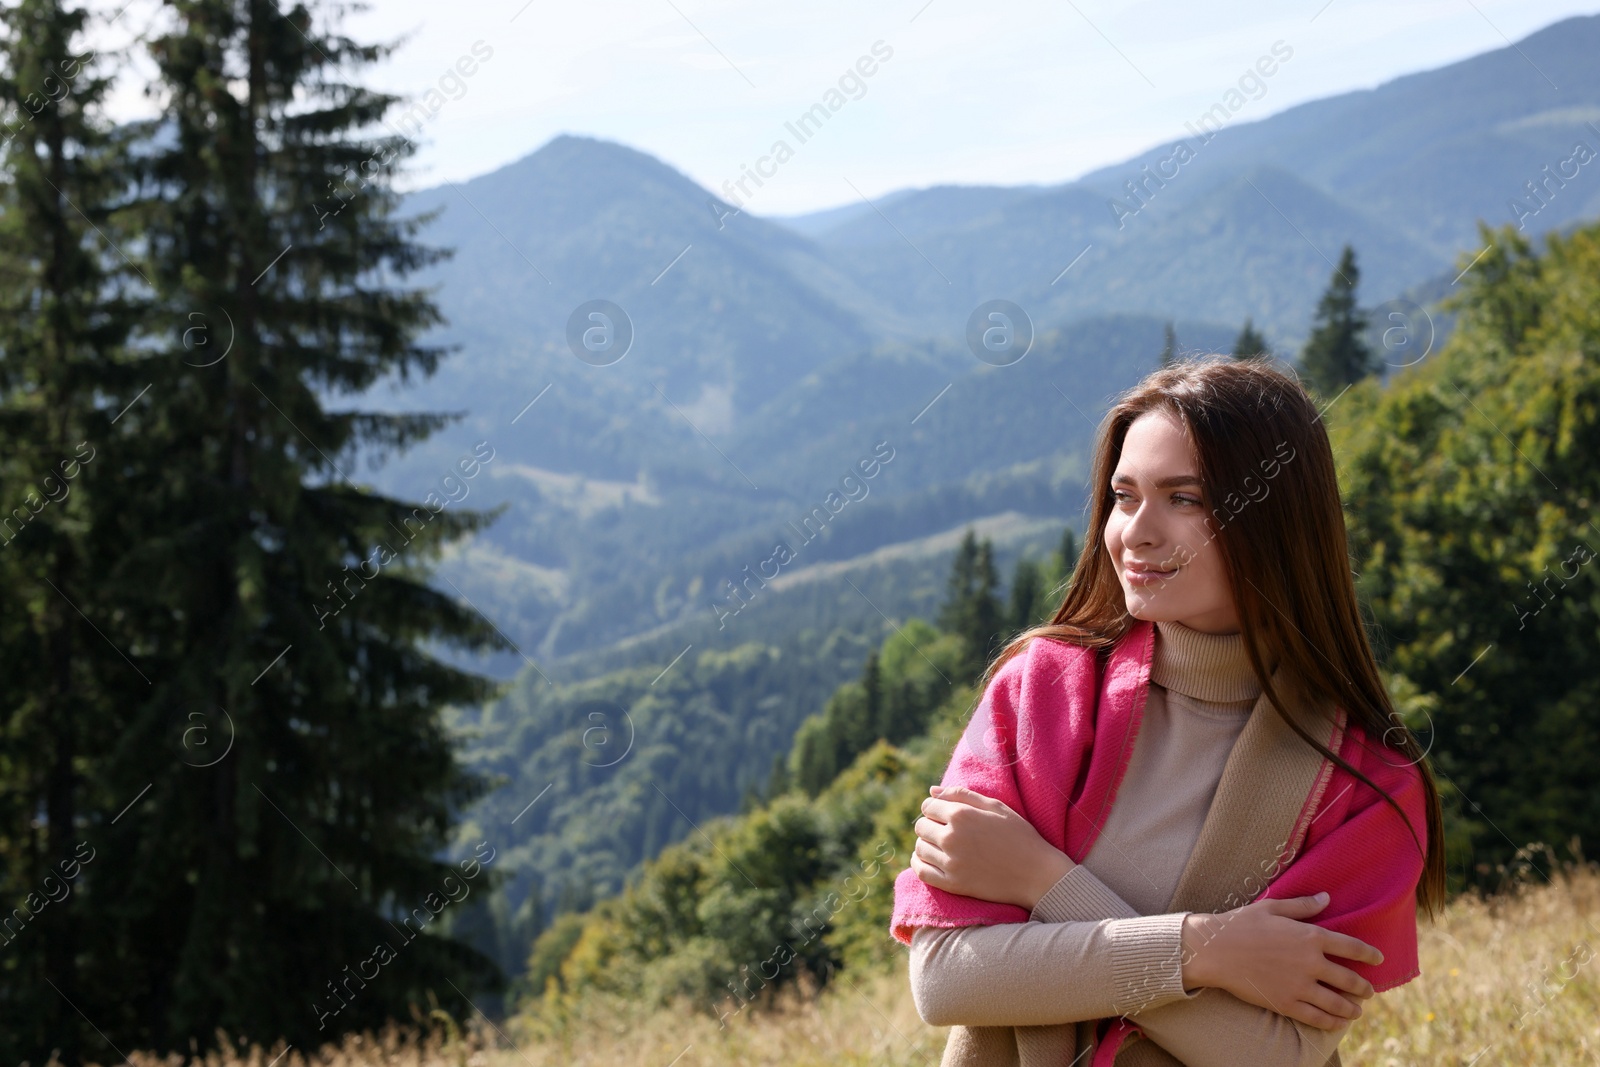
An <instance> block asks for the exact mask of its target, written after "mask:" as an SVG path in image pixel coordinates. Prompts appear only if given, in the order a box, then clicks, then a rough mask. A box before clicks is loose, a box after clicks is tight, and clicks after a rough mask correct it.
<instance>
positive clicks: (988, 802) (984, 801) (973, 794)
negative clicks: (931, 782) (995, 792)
mask: <svg viewBox="0 0 1600 1067" xmlns="http://www.w3.org/2000/svg"><path fill="white" fill-rule="evenodd" d="M938 799H939V800H954V801H958V802H960V803H962V804H970V805H972V806H973V807H975V808H982V809H983V810H985V811H999V810H1001V809H1004V810H1007V811H1009V810H1010V809H1009V808H1006V805H1005V803H1004V802H1003V801H999V800H996V799H995V798H994V797H991V796H985V795H984V794H983V793H980V792H978V791H977V790H976V789H969V788H967V787H966V786H964V785H952V786H946V787H944V788H942V789H940V790H939V797H938Z"/></svg>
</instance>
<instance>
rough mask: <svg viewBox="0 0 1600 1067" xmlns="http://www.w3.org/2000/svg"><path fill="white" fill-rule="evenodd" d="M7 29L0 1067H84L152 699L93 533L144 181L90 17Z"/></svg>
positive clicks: (53, 13) (0, 312) (1, 213)
mask: <svg viewBox="0 0 1600 1067" xmlns="http://www.w3.org/2000/svg"><path fill="white" fill-rule="evenodd" d="M0 21H3V26H4V32H3V34H0V97H3V98H4V102H5V104H6V107H5V112H6V114H7V116H8V119H7V121H6V123H5V126H4V132H5V135H6V137H5V141H4V147H3V149H0V151H3V153H4V165H3V173H4V181H3V184H0V304H3V308H0V494H3V496H0V500H3V503H0V508H3V509H4V510H3V512H0V581H3V582H4V583H5V588H6V589H7V590H8V591H9V592H11V593H12V594H13V595H12V597H10V598H9V599H8V607H9V609H10V610H8V611H6V612H4V613H0V614H3V616H4V619H3V622H0V649H3V654H0V681H3V689H4V697H3V698H0V700H3V701H4V703H3V705H0V707H3V713H0V751H3V753H4V755H3V756H0V914H3V915H5V916H6V918H7V928H6V935H5V940H6V941H7V944H6V945H5V953H4V956H3V957H0V1059H4V1060H5V1061H6V1062H17V1060H19V1059H21V1058H33V1059H38V1060H43V1059H45V1058H47V1057H48V1056H49V1055H50V1053H51V1051H52V1050H57V1051H58V1052H59V1055H60V1056H61V1058H62V1059H63V1060H65V1061H67V1062H74V1061H76V1060H78V1059H79V1058H80V1056H81V1055H82V1053H83V1052H84V1051H85V1048H86V1042H93V1044H92V1045H89V1046H88V1047H89V1048H96V1046H98V1045H99V1044H100V1042H99V1039H98V1038H95V1037H93V1034H92V1030H91V1029H90V1027H89V1026H88V1025H87V1024H86V1023H85V1022H84V1019H83V1017H82V1016H81V1015H79V1014H78V1011H77V1009H76V1008H75V1007H74V1006H73V1005H75V1004H82V1003H84V1002H85V1001H86V1000H88V999H89V998H88V997H87V996H86V989H85V986H84V980H85V979H86V978H89V977H91V974H90V972H88V971H87V970H86V966H87V965H88V964H89V963H91V962H92V961H94V960H96V958H97V949H98V948H99V945H98V944H97V942H96V930H97V928H98V924H97V923H96V921H95V919H96V909H97V908H98V907H99V906H100V905H101V904H102V903H103V901H104V899H105V896H106V894H107V893H108V892H110V891H111V889H110V886H111V884H113V883H112V882H111V879H110V878H109V877H108V878H106V879H102V878H101V875H100V872H99V871H95V870H93V869H90V870H88V871H85V870H84V864H83V863H82V858H83V857H84V856H92V855H93V853H94V848H95V846H94V845H93V844H91V843H89V842H88V840H86V839H88V838H93V837H94V828H93V826H92V821H94V820H104V819H109V818H110V817H111V816H113V815H114V814H115V812H114V811H112V812H103V810H102V809H103V808H104V805H105V803H106V802H107V800H108V799H109V798H108V797H106V796H105V794H104V793H103V792H102V791H100V790H99V789H97V787H96V786H97V778H96V775H95V770H96V768H97V767H98V766H99V764H100V762H101V761H102V760H103V758H104V754H105V753H106V752H107V751H108V749H109V747H110V746H111V745H112V744H114V743H115V739H116V737H117V735H118V730H119V722H118V709H119V708H120V707H122V706H124V705H125V704H126V703H127V702H129V701H132V700H143V699H147V687H146V684H145V682H144V681H143V680H142V679H141V678H139V676H138V674H137V671H135V670H133V669H132V668H131V667H130V666H129V664H128V663H127V662H125V661H124V660H123V659H122V658H121V655H120V653H119V652H118V651H117V649H116V648H114V647H113V646H112V645H111V644H110V643H109V642H107V641H106V639H105V637H104V634H103V633H102V632H97V631H98V630H100V628H102V627H103V628H105V629H110V628H111V627H112V624H111V622H110V621H109V619H108V618H107V615H108V611H107V601H106V598H105V596H104V586H103V583H102V582H101V580H100V578H101V574H100V571H101V568H102V567H103V566H104V565H105V564H104V557H103V554H102V553H100V552H99V551H97V549H96V547H95V539H94V537H93V536H92V535H93V527H94V525H95V514H96V512H97V511H100V512H105V511H107V510H110V509H112V508H114V507H117V506H123V505H125V504H127V503H128V501H126V500H123V499H119V496H120V494H119V491H118V488H117V483H116V479H115V477H114V476H113V474H112V472H111V470H110V469H109V467H110V464H111V463H112V462H114V461H112V460H108V459H107V458H102V457H106V456H114V455H115V454H116V453H117V452H118V444H117V442H116V441H115V440H114V437H115V435H116V434H117V433H118V432H119V430H120V428H119V427H117V426H116V425H115V421H116V414H117V412H118V410H120V409H121V408H122V407H123V406H124V405H125V404H126V403H127V402H129V401H131V400H132V398H133V396H134V395H135V393H136V392H137V390H136V389H125V388H124V387H125V386H126V385H127V380H126V375H125V374H124V373H123V371H122V369H121V367H120V366H119V361H120V358H121V352H122V347H123V345H124V343H125V342H126V341H127V339H128V336H129V333H130V331H131V330H132V329H133V328H134V326H135V325H136V322H137V318H138V314H139V308H140V306H141V301H140V298H139V295H138V291H137V290H138V286H139V284H140V281H141V279H139V278H138V277H137V275H136V273H135V272H134V271H133V270H132V269H130V267H129V265H128V262H127V260H125V259H124V258H123V257H122V255H121V252H120V248H119V242H121V243H126V242H127V240H128V238H127V236H126V235H124V234H121V233H119V230H118V222H119V208H120V207H121V206H122V197H123V194H124V191H125V189H126V187H127V185H128V183H129V177H130V176H129V173H128V170H127V167H126V154H125V153H124V151H123V150H122V145H121V144H120V143H119V142H118V141H117V140H116V139H115V138H114V137H113V136H112V134H111V132H110V126H109V124H108V123H107V122H106V120H105V119H104V117H103V114H102V110H103V106H104V100H105V97H106V94H107V91H108V85H109V81H108V77H107V73H108V72H107V69H106V65H105V64H104V63H103V62H97V61H96V60H95V59H94V58H93V56H92V54H91V53H90V52H89V50H88V49H87V47H86V46H85V45H84V37H85V30H86V23H87V15H86V12H85V11H84V10H83V9H82V8H78V9H73V10H68V9H66V7H65V6H64V5H63V4H61V3H60V2H59V0H21V2H19V3H17V4H15V5H14V6H10V7H7V8H6V9H4V10H3V11H0ZM97 460H98V462H97ZM123 799H127V798H123Z"/></svg>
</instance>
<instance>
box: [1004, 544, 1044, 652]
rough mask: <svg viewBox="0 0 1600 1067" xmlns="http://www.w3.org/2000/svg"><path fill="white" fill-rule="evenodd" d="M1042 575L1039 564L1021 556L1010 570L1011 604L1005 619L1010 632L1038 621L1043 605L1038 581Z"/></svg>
mask: <svg viewBox="0 0 1600 1067" xmlns="http://www.w3.org/2000/svg"><path fill="white" fill-rule="evenodd" d="M1042 578H1043V575H1042V573H1041V572H1040V570H1039V564H1038V563H1036V562H1035V561H1034V560H1032V559H1029V558H1028V557H1026V556H1023V557H1022V558H1021V559H1018V560H1017V566H1016V569H1015V570H1013V571H1012V572H1011V605H1010V609H1009V611H1008V613H1007V614H1008V616H1009V617H1008V618H1007V620H1006V629H1007V631H1009V632H1010V633H1013V634H1015V633H1020V632H1022V631H1023V630H1026V629H1027V628H1028V627H1030V626H1034V625H1036V624H1037V623H1038V619H1037V616H1038V614H1039V612H1040V610H1041V608H1042V607H1043V604H1042V601H1043V599H1044V598H1043V596H1042V595H1041V591H1040V588H1039V586H1040V583H1041V581H1042Z"/></svg>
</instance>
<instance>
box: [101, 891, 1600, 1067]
mask: <svg viewBox="0 0 1600 1067" xmlns="http://www.w3.org/2000/svg"><path fill="white" fill-rule="evenodd" d="M884 936H885V938H887V937H888V935H887V933H885V935H884ZM1421 936H1422V946H1421V947H1422V976H1421V977H1420V978H1417V979H1415V980H1414V981H1412V982H1410V983H1409V984H1407V985H1404V986H1401V987H1400V988H1399V989H1395V990H1391V991H1390V992H1388V993H1383V994H1380V995H1379V996H1378V997H1377V998H1376V999H1375V1000H1374V1001H1373V1002H1372V1003H1370V1004H1369V1005H1368V1008H1367V1012H1366V1014H1365V1015H1364V1016H1363V1018H1361V1019H1359V1020H1357V1021H1356V1023H1355V1025H1354V1026H1353V1027H1352V1028H1351V1030H1350V1033H1349V1035H1348V1036H1347V1037H1346V1038H1345V1040H1344V1042H1343V1044H1342V1045H1341V1046H1340V1055H1341V1057H1342V1059H1343V1061H1344V1062H1345V1063H1346V1064H1347V1065H1348V1067H1388V1065H1391V1064H1393V1065H1398V1064H1405V1065H1407V1067H1447V1065H1448V1067H1460V1065H1461V1064H1464V1063H1468V1062H1474V1061H1475V1062H1477V1063H1481V1064H1491V1063H1494V1064H1500V1063H1516V1064H1526V1065H1530V1067H1557V1065H1560V1067H1568V1065H1571V1064H1580V1063H1595V1062H1600V1057H1597V1050H1600V978H1597V974H1600V964H1597V963H1594V962H1592V961H1590V962H1588V963H1587V964H1584V962H1583V961H1584V960H1585V959H1586V957H1587V956H1588V954H1589V951H1590V949H1591V947H1592V946H1594V945H1595V944H1596V942H1597V941H1600V868H1596V867H1595V866H1593V865H1591V866H1589V867H1587V868H1576V869H1573V870H1569V871H1567V872H1565V873H1563V874H1561V875H1559V876H1558V877H1557V879H1556V881H1555V883H1554V884H1553V885H1524V886H1520V887H1519V888H1517V889H1516V890H1514V891H1512V892H1509V893H1506V894H1503V895H1502V896H1500V897H1497V898H1490V899H1488V900H1485V899H1483V898H1480V897H1478V896H1476V895H1466V896H1462V897H1459V898H1457V899H1456V900H1455V901H1454V902H1452V903H1451V904H1450V906H1449V907H1448V909H1447V910H1446V912H1445V914H1444V915H1443V917H1442V918H1441V919H1440V920H1439V921H1438V922H1436V923H1434V924H1432V925H1427V924H1424V925H1423V926H1422V930H1421ZM1575 953H1576V954H1575ZM905 968H906V961H905V957H904V955H903V954H897V956H896V959H895V962H894V963H893V965H892V966H891V968H889V969H887V970H883V971H879V972H875V973H870V974H869V973H841V974H840V975H839V976H838V977H837V979H836V980H835V982H834V983H833V985H832V986H831V987H830V988H829V989H828V990H827V991H826V992H824V993H823V994H822V995H821V996H820V997H817V998H811V997H806V996H803V995H801V994H799V993H793V994H791V995H790V996H789V997H788V999H787V1000H786V1001H785V1003H784V1004H783V1005H782V1006H781V1007H780V1008H779V1009H778V1010H774V1011H767V1012H764V1013H761V1014H755V1013H752V1012H746V1013H744V1014H742V1015H740V1016H738V1017H736V1018H734V1019H732V1020H731V1021H730V1025H729V1026H728V1027H727V1028H726V1029H719V1027H718V1025H717V1022H716V1020H715V1019H711V1018H708V1017H707V1016H705V1015H704V1014H701V1013H699V1012H695V1011H689V1010H684V1006H678V1007H676V1008H673V1009H665V1010H659V1011H652V1012H648V1013H640V1012H638V1011H636V1010H634V1009H632V1008H630V1006H629V1005H627V1004H622V1003H615V1002H606V1001H603V1000H599V999H596V1000H594V1001H593V1002H590V1003H586V1004H584V1005H583V1006H582V1007H581V1009H580V1010H578V1011H575V1012H573V1013H572V1014H571V1015H570V1016H569V1017H568V1018H566V1019H565V1020H562V1021H560V1022H559V1024H552V1023H550V1022H546V1023H545V1024H543V1025H542V1026H540V1027H538V1028H533V1027H529V1028H526V1029H524V1030H523V1031H521V1032H516V1033H511V1034H509V1035H498V1034H497V1032H496V1031H494V1030H493V1029H491V1028H489V1027H487V1026H484V1027H482V1032H481V1033H479V1034H476V1035H470V1036H468V1037H467V1038H465V1039H462V1040H459V1041H455V1042H450V1043H435V1045H434V1047H433V1048H431V1049H423V1050H412V1051H407V1050H406V1049H405V1048H403V1047H402V1045H401V1042H400V1040H399V1038H398V1037H392V1038H391V1039H390V1042H389V1048H388V1049H384V1048H382V1044H383V1043H382V1042H381V1041H374V1040H373V1039H370V1038H368V1039H366V1040H365V1041H363V1040H362V1039H359V1038H351V1039H349V1040H347V1041H346V1042H345V1044H344V1046H342V1047H341V1048H338V1049H335V1048H332V1047H330V1048H327V1049H324V1050H323V1051H322V1052H320V1053H318V1054H315V1055H313V1056H312V1057H311V1058H309V1059H308V1058H306V1056H304V1055H303V1054H302V1050H299V1049H295V1050H292V1051H290V1052H289V1054H288V1055H287V1056H285V1057H284V1058H283V1059H281V1060H279V1061H278V1067H306V1065H308V1064H323V1065H327V1067H335V1065H338V1067H377V1065H379V1064H384V1065H395V1067H400V1065H406V1067H446V1065H449V1067H459V1065H470V1067H545V1065H546V1064H551V1065H555V1064H560V1065H563V1067H567V1065H570V1067H590V1065H599V1064H657V1065H666V1064H673V1063H677V1064H685V1065H686V1064H695V1065H697V1067H723V1065H726V1067H734V1065H739V1067H746V1065H752V1067H758V1065H766V1064H772V1065H775V1067H776V1065H779V1064H783V1065H786V1067H808V1065H812V1064H816V1065H822V1064H829V1065H835V1064H858V1065H878V1064H884V1065H887V1064H903V1063H934V1062H937V1060H938V1057H939V1055H940V1054H941V1052H942V1050H943V1047H944V1032H943V1031H942V1030H940V1029H938V1028H935V1027H931V1026H927V1025H925V1024H924V1023H923V1022H922V1021H921V1019H920V1018H919V1017H918V1016H917V1013H916V1008H915V1006H914V1005H913V1004H912V1002H911V992H910V987H909V985H908V983H907V979H906V972H905ZM480 1022H481V1020H480ZM539 1030H542V1032H537V1031H539ZM510 1041H515V1042H516V1049H515V1050H513V1049H512V1048H510V1047H509V1042H510ZM281 1051H282V1048H281V1046H280V1047H276V1048H273V1049H270V1050H261V1049H255V1050H251V1051H250V1052H249V1053H246V1054H242V1055H236V1056H232V1057H213V1058H211V1059H209V1060H207V1061H205V1063H206V1064H207V1067H246V1065H250V1067H265V1065H266V1064H268V1063H270V1062H271V1061H272V1059H273V1057H274V1056H276V1055H278V1054H279V1053H280V1052H281ZM129 1062H130V1063H131V1064H133V1067H157V1065H158V1064H159V1065H161V1067H184V1065H185V1064H186V1063H187V1062H188V1061H185V1060H183V1059H182V1058H180V1057H172V1058H170V1059H166V1060H163V1059H159V1058H157V1057H155V1056H151V1055H147V1054H144V1055H141V1054H135V1055H134V1056H132V1057H130V1061H129ZM200 1063H201V1061H200V1060H195V1061H193V1064H194V1065H196V1067H198V1065H199V1064H200Z"/></svg>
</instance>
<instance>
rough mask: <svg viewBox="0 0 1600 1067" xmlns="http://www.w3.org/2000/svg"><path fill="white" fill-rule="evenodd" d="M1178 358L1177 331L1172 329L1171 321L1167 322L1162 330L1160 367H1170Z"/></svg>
mask: <svg viewBox="0 0 1600 1067" xmlns="http://www.w3.org/2000/svg"><path fill="white" fill-rule="evenodd" d="M1177 358H1178V331H1177V330H1175V329H1173V326H1172V320H1171V319H1168V320H1167V325H1166V327H1165V328H1164V329H1163V330H1162V342H1161V365H1162V366H1163V367H1170V366H1172V364H1173V363H1174V362H1175V361H1176V360H1177Z"/></svg>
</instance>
